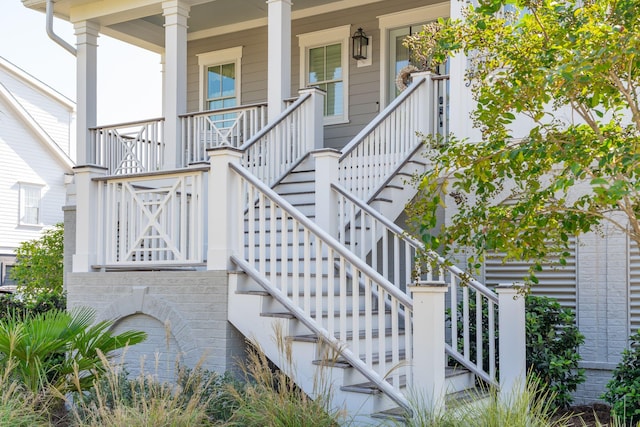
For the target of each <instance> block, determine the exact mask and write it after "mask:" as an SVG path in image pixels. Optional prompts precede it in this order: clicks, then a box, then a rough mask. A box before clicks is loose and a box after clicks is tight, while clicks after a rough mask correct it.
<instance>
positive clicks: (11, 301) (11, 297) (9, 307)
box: [0, 292, 67, 319]
mask: <svg viewBox="0 0 640 427" xmlns="http://www.w3.org/2000/svg"><path fill="white" fill-rule="evenodd" d="M66 306H67V298H66V295H65V294H63V293H52V292H47V293H41V294H37V295H34V296H33V297H32V298H28V299H25V298H22V297H21V296H20V295H15V294H1V295H0V319H6V318H8V317H14V318H16V317H17V318H18V319H24V318H25V317H27V316H35V315H38V314H42V313H46V312H47V311H51V310H64V309H65V307H66Z"/></svg>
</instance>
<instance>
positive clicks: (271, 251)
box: [228, 163, 412, 410]
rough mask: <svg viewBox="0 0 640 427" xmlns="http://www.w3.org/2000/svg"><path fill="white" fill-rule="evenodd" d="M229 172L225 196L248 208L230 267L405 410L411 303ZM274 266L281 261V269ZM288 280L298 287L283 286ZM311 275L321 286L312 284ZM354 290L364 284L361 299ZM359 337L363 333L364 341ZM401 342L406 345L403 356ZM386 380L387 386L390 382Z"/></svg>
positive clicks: (291, 211)
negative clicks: (229, 185) (241, 245)
mask: <svg viewBox="0 0 640 427" xmlns="http://www.w3.org/2000/svg"><path fill="white" fill-rule="evenodd" d="M229 167H230V169H231V170H232V171H233V174H234V175H235V178H234V180H233V181H232V182H233V183H234V184H233V187H232V188H229V190H228V191H229V192H232V193H233V194H234V195H235V196H234V197H236V196H237V195H241V198H242V199H241V200H240V201H239V203H238V206H236V209H237V211H238V212H241V211H243V210H244V208H248V209H247V214H246V218H245V221H236V224H238V227H237V230H235V233H236V234H235V238H234V239H236V241H238V242H245V247H246V248H245V249H238V250H237V251H236V254H235V255H232V256H231V260H232V262H233V263H234V264H236V265H237V266H238V267H239V268H241V269H242V270H243V271H245V272H246V273H247V274H249V275H250V276H251V277H252V278H253V279H255V280H256V282H257V283H258V284H260V285H261V286H262V287H264V289H265V290H266V291H267V292H268V293H269V294H271V295H272V296H273V297H274V298H276V300H277V301H278V302H280V303H281V304H282V305H283V306H284V307H286V309H287V310H289V311H290V312H291V313H292V314H293V315H295V316H296V317H297V318H298V319H299V320H300V321H301V322H303V324H304V325H305V326H307V327H308V328H309V329H310V330H311V331H312V332H313V333H315V334H317V335H318V336H319V337H320V339H321V340H323V342H326V343H327V344H329V345H330V346H331V347H332V348H333V349H334V350H335V351H336V354H339V355H340V357H341V358H342V359H344V360H346V361H347V362H348V363H350V364H351V365H352V366H353V367H354V368H355V369H357V370H358V371H359V372H360V373H361V374H362V375H363V376H364V377H365V378H367V379H368V380H369V381H371V382H373V383H374V384H375V385H376V386H377V387H378V388H379V389H380V390H382V391H383V392H384V393H385V394H386V395H388V396H389V397H390V398H391V399H392V400H394V401H395V402H396V403H397V404H398V405H400V406H402V407H403V408H405V409H407V410H410V404H409V402H408V401H407V399H406V398H405V397H404V395H403V394H402V393H401V392H400V386H401V381H400V378H401V376H403V375H406V377H407V379H408V380H410V374H409V373H408V372H409V371H408V370H409V369H410V367H408V366H407V364H404V363H403V362H404V361H405V360H412V327H409V325H410V322H406V321H404V320H403V319H402V316H401V313H403V314H404V315H408V316H409V317H410V316H411V312H412V301H411V299H410V298H408V297H407V296H406V294H405V293H403V292H401V291H400V290H399V289H397V288H396V287H395V286H393V285H392V284H391V283H389V282H388V281H387V280H386V279H385V278H384V277H382V276H381V275H380V274H378V273H377V272H376V271H374V270H373V269H372V268H371V267H370V266H368V265H367V264H366V263H364V262H363V261H362V260H360V259H359V258H358V257H357V256H355V255H354V254H352V253H351V252H350V251H348V250H347V249H346V248H344V247H343V246H342V245H341V244H340V243H339V242H338V241H337V240H335V239H334V238H332V237H331V236H329V235H328V234H327V233H326V232H324V231H323V230H322V229H321V228H320V227H318V226H317V225H316V224H315V223H313V222H312V221H311V220H309V219H308V218H307V217H305V216H304V215H302V214H300V213H299V212H298V210H297V209H295V208H294V207H293V206H292V205H290V204H289V203H288V202H287V201H286V200H284V199H283V198H282V197H280V196H279V195H278V194H277V193H275V192H274V191H273V190H271V189H270V188H269V187H268V186H267V185H265V184H264V183H263V182H262V181H261V180H259V179H257V178H256V177H255V176H254V175H253V174H252V173H251V172H250V171H248V170H247V169H245V168H243V167H242V166H239V165H237V164H232V163H231V164H229ZM274 230H282V231H279V232H278V233H276V232H274ZM242 251H244V254H243V256H240V255H239V252H242ZM277 260H284V261H283V262H282V263H280V265H278V261H277ZM334 265H337V266H338V268H334ZM290 274H291V275H292V276H293V277H296V278H297V277H301V278H302V279H301V280H283V278H288V277H289V275H290ZM315 275H318V276H322V277H323V280H313V278H314V276H315ZM348 276H350V277H351V278H352V280H348ZM324 280H326V282H325V283H326V286H323V285H324V284H323V281H324ZM354 283H362V284H363V289H362V292H360V291H359V290H358V286H357V285H353V284H354ZM354 288H355V289H354ZM361 293H362V295H361ZM374 294H375V295H377V297H374ZM376 328H377V330H378V331H380V332H379V334H381V336H384V335H385V333H388V334H389V337H388V339H387V340H385V339H377V336H375V335H377V334H375V335H374V329H376ZM349 329H351V331H353V332H352V333H349ZM360 330H364V331H365V332H364V336H363V337H360V336H359V331H360ZM387 331H388V332H387ZM361 341H362V342H361ZM400 342H404V346H403V347H404V350H401V346H400ZM376 353H377V354H379V355H380V357H379V358H376V357H375V354H376ZM387 358H388V359H389V360H387ZM378 359H379V360H378ZM389 372H391V375H390V377H391V380H390V381H387V379H389V378H388V374H389Z"/></svg>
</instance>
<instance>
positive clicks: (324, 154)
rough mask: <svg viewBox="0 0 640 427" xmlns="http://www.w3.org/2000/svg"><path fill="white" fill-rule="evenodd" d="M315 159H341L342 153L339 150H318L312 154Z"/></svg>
mask: <svg viewBox="0 0 640 427" xmlns="http://www.w3.org/2000/svg"><path fill="white" fill-rule="evenodd" d="M311 155H312V156H313V157H335V156H337V157H340V156H341V155H342V152H341V151H340V150H338V149H337V148H318V149H316V150H313V151H312V152H311Z"/></svg>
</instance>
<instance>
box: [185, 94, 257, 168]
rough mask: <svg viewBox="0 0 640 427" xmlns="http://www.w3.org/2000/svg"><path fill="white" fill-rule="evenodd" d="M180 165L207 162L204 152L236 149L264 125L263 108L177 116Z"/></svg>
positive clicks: (244, 108)
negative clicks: (180, 147)
mask: <svg viewBox="0 0 640 427" xmlns="http://www.w3.org/2000/svg"><path fill="white" fill-rule="evenodd" d="M180 121H181V123H182V143H183V144H184V159H183V165H184V166H187V165H189V164H191V163H197V162H202V161H207V160H209V158H208V156H207V149H209V148H214V147H219V146H222V145H227V146H231V147H240V146H242V145H243V144H244V143H245V142H247V141H249V140H250V139H251V138H252V137H253V136H254V135H255V134H256V133H258V131H259V130H260V129H262V128H263V127H264V126H265V125H266V123H267V104H263V103H262V104H251V105H243V106H240V107H233V108H223V109H219V110H210V111H203V112H199V113H189V114H183V115H181V116H180Z"/></svg>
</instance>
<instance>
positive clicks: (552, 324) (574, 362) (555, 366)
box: [447, 290, 585, 409]
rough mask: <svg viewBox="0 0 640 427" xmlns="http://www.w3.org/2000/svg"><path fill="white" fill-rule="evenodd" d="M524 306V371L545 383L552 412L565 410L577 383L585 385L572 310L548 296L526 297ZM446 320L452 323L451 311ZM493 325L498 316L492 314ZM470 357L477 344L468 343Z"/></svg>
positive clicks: (471, 311)
mask: <svg viewBox="0 0 640 427" xmlns="http://www.w3.org/2000/svg"><path fill="white" fill-rule="evenodd" d="M469 294H470V302H469V318H470V319H475V318H476V303H475V298H474V297H473V296H474V291H473V290H470V292H469ZM525 306H526V343H527V344H526V345H527V348H526V351H527V369H528V371H529V372H530V373H531V374H532V375H533V376H535V377H537V378H539V380H540V383H541V384H545V385H546V386H547V387H548V388H549V391H550V392H551V395H552V396H553V402H551V405H550V407H551V408H552V409H556V408H564V407H567V406H569V405H570V404H571V402H572V401H573V396H572V395H571V393H572V392H573V391H575V390H576V387H577V386H578V384H580V383H582V382H584V379H585V378H584V369H580V368H578V362H579V361H580V359H581V358H580V354H579V353H578V347H579V346H580V344H582V343H583V342H584V336H583V335H582V334H581V333H580V331H579V330H578V327H577V326H576V324H575V316H574V315H573V313H572V312H571V310H569V309H567V308H563V307H562V306H561V305H560V304H559V303H558V302H557V301H556V300H554V299H552V298H547V297H539V296H534V295H527V296H526V300H525ZM462 315H463V314H462V302H460V303H459V307H458V319H457V321H458V340H459V346H462V332H463V328H462ZM447 316H448V318H447V320H448V321H450V320H451V314H450V312H449V313H448V314H447ZM488 318H489V316H488V307H487V304H486V300H484V303H483V307H482V323H483V325H482V326H483V329H482V330H483V337H482V340H483V343H484V345H485V346H487V343H488V341H489V333H488V327H487V322H488ZM495 319H496V326H497V319H498V316H497V315H495ZM469 334H470V336H475V334H476V325H475V323H471V324H470V325H469ZM495 338H496V348H497V345H498V328H497V327H496V331H495ZM469 345H470V352H471V356H472V357H475V354H476V342H475V340H471V341H470V342H469ZM483 357H484V360H483V365H484V366H485V368H487V367H488V365H489V359H488V357H489V356H488V354H487V352H486V351H485V352H484V353H483Z"/></svg>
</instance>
